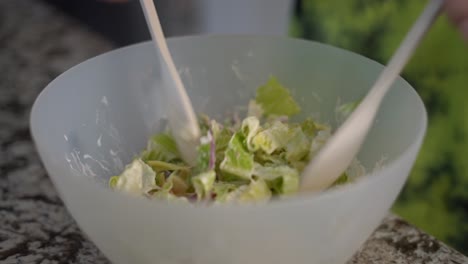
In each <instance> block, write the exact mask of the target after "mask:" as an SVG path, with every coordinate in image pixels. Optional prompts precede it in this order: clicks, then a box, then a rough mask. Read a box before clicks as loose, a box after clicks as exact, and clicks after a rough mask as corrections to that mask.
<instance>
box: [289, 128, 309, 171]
mask: <svg viewBox="0 0 468 264" xmlns="http://www.w3.org/2000/svg"><path fill="white" fill-rule="evenodd" d="M289 134H290V139H289V140H288V142H287V144H286V146H285V148H286V159H287V160H288V161H289V162H296V161H300V160H302V159H303V158H304V157H305V156H307V154H308V153H309V150H310V143H311V142H310V140H309V138H308V137H307V136H306V135H305V133H304V132H302V129H301V128H300V127H294V128H291V129H290V131H289Z"/></svg>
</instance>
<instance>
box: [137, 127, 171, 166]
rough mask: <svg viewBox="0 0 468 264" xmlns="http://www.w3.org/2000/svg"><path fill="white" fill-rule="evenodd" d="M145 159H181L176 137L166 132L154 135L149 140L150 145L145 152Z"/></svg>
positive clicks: (167, 160) (166, 160)
mask: <svg viewBox="0 0 468 264" xmlns="http://www.w3.org/2000/svg"><path fill="white" fill-rule="evenodd" d="M143 159H144V160H158V161H165V162H173V161H175V160H180V154H179V150H178V149H177V145H176V142H175V140H174V138H172V136H170V135H168V134H165V133H161V134H156V135H154V136H153V137H152V138H151V139H150V140H149V142H148V147H147V149H146V151H145V152H144V153H143Z"/></svg>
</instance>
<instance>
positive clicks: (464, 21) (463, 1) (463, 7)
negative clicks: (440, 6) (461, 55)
mask: <svg viewBox="0 0 468 264" xmlns="http://www.w3.org/2000/svg"><path fill="white" fill-rule="evenodd" d="M444 5H445V6H444V8H445V12H447V15H448V17H449V19H450V20H451V21H452V23H453V24H454V25H455V26H457V28H458V29H459V30H460V32H461V34H462V35H463V38H464V39H465V40H466V41H467V42H468V0H445V4H444Z"/></svg>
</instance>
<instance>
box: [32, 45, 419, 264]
mask: <svg viewBox="0 0 468 264" xmlns="http://www.w3.org/2000/svg"><path fill="white" fill-rule="evenodd" d="M169 47H170V49H171V51H172V53H173V55H174V60H175V63H176V65H178V68H179V69H180V72H181V75H182V78H183V81H184V83H185V84H186V88H187V89H188V93H189V96H190V97H191V99H192V102H193V105H194V106H195V108H196V111H197V112H204V113H208V114H210V115H213V116H216V117H222V115H223V114H225V113H227V111H233V110H234V109H236V107H238V106H242V105H246V104H247V101H248V100H249V99H250V98H251V97H252V96H253V94H254V92H255V89H256V88H257V86H258V85H260V84H262V83H263V82H265V81H266V80H267V78H268V77H269V76H270V75H274V76H276V77H277V78H278V79H279V80H280V82H282V83H283V84H284V85H285V86H287V87H288V88H289V89H291V90H292V91H293V93H294V96H295V98H298V100H299V102H300V104H301V105H302V109H303V112H304V114H303V116H310V115H312V116H314V117H316V118H319V119H320V120H322V121H330V123H331V124H334V123H335V122H334V120H335V116H334V114H333V113H334V109H335V107H336V105H337V101H338V100H340V101H341V102H347V101H353V100H356V99H359V98H361V97H362V96H363V95H364V94H365V93H366V91H367V90H368V89H369V88H370V86H371V84H372V82H373V81H374V80H375V78H376V76H377V75H378V73H379V72H380V71H381V70H382V66H381V65H379V64H378V63H375V62H373V61H371V60H369V59H366V58H364V57H362V56H359V55H356V54H354V53H351V52H348V51H344V50H341V49H337V48H334V47H330V46H327V45H323V44H318V43H314V42H310V41H304V40H295V39H288V38H277V37H258V36H257V37H255V36H204V37H183V38H175V39H170V40H169ZM154 54H155V52H154V51H153V47H152V46H151V45H150V43H142V44H138V45H134V46H130V47H126V48H123V49H118V50H115V51H112V52H109V53H107V54H104V55H101V56H98V57H96V58H93V59H91V60H88V61H86V62H83V63H81V64H80V65H78V66H76V67H74V68H72V69H71V70H69V71H67V72H66V73H64V74H62V75H61V76H59V77H58V78H57V79H56V80H54V81H53V82H52V83H51V84H50V85H49V86H48V87H47V88H46V89H45V90H44V91H43V92H42V93H41V95H40V96H39V97H38V99H37V101H36V103H35V104H34V107H33V110H32V115H31V129H32V134H33V137H34V140H35V143H36V145H37V149H38V151H39V154H40V156H41V158H42V161H43V163H44V165H45V167H46V169H47V171H48V173H49V175H50V177H51V178H52V180H53V182H54V184H55V186H56V188H57V189H58V191H59V193H60V195H61V197H62V199H63V200H64V202H65V204H66V206H67V208H68V210H69V211H70V213H71V214H72V215H73V217H74V218H75V219H76V221H77V222H78V224H79V226H80V227H81V229H82V230H83V231H84V232H85V233H86V234H87V235H88V236H89V237H90V238H91V240H92V241H93V242H94V243H95V244H96V245H97V246H98V247H99V249H101V250H102V252H103V253H104V254H105V255H106V256H107V257H108V258H109V259H110V260H111V261H113V262H114V263H125V264H128V263H140V264H145V263H177V264H178V263H180V264H183V263H184V264H185V263H190V264H191V263H195V264H198V263H203V264H211V263H212V264H220V263H224V264H229V263H243V264H246V263H255V264H263V263H268V264H272V263H281V264H284V263H297V264H299V263H307V264H310V263H325V264H333V263H344V262H346V260H347V259H349V258H350V257H351V256H352V255H353V253H355V252H356V250H358V249H359V247H360V246H361V245H362V244H363V243H364V242H365V240H366V238H368V237H369V236H370V234H371V233H372V232H373V230H374V229H375V228H376V227H377V226H378V225H379V223H380V222H381V221H382V219H383V217H384V216H385V215H386V214H387V212H388V210H389V208H390V207H391V205H392V203H393V202H394V200H395V198H396V197H397V195H398V193H399V191H400V190H401V188H402V186H403V185H404V183H405V180H406V178H407V176H408V173H409V171H410V169H411V167H412V165H413V164H414V160H415V158H416V156H417V152H418V151H419V148H420V146H421V142H422V140H423V137H424V134H425V130H426V123H427V118H426V112H425V108H424V105H423V103H422V102H421V100H420V98H419V97H418V95H417V94H416V92H415V91H414V90H413V89H412V88H411V86H410V85H409V84H408V83H406V82H405V81H404V80H403V79H399V80H398V81H397V82H396V83H395V85H394V87H393V89H392V90H391V91H390V93H389V94H388V96H387V97H386V98H385V101H384V104H383V106H382V108H381V111H380V113H379V114H378V120H377V121H376V123H375V124H374V127H373V128H372V131H371V133H370V135H369V138H368V140H367V141H366V144H365V146H364V148H363V150H362V151H361V153H360V154H359V158H360V160H361V161H362V163H363V164H364V165H366V166H367V167H370V168H372V167H373V166H374V165H375V163H377V162H378V161H379V160H381V158H382V157H386V159H385V162H384V163H383V165H384V166H383V168H382V169H380V170H378V171H375V172H374V173H370V174H369V175H368V176H366V177H364V178H362V179H361V180H359V181H358V182H356V183H355V184H352V185H348V186H346V187H343V188H339V189H336V190H332V191H328V192H325V193H322V194H319V195H304V196H297V197H294V198H291V199H288V200H283V201H279V202H272V203H270V204H267V205H263V206H254V205H247V206H217V207H200V206H192V205H184V204H167V203H165V202H160V201H150V200H146V199H143V198H142V199H139V198H133V197H129V196H127V195H125V194H122V193H117V192H113V191H111V190H110V189H108V188H107V187H106V186H107V180H108V179H109V177H110V176H112V175H116V174H119V173H120V172H121V169H122V168H123V165H125V164H126V163H128V162H130V161H131V159H132V158H133V157H134V155H136V154H138V153H140V151H141V150H142V149H143V148H144V147H145V144H146V141H147V139H148V137H149V136H150V135H151V134H152V133H154V132H155V131H157V130H160V129H161V128H162V127H163V125H164V122H163V119H164V112H165V111H166V110H168V111H169V110H170V109H171V108H173V107H177V106H168V107H166V106H165V102H164V98H163V97H162V96H159V95H160V94H161V88H160V86H158V83H159V77H158V76H157V67H158V63H157V62H156V60H157V57H156V55H154Z"/></svg>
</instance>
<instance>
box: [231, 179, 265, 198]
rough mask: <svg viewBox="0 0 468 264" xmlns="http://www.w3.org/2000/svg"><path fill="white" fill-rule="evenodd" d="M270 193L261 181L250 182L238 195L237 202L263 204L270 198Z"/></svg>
mask: <svg viewBox="0 0 468 264" xmlns="http://www.w3.org/2000/svg"><path fill="white" fill-rule="evenodd" d="M271 195H272V193H271V191H270V189H269V188H268V185H267V184H266V182H265V181H264V180H263V179H258V180H252V181H251V182H250V184H249V185H248V186H247V188H245V189H243V190H242V192H240V193H239V196H238V199H237V200H238V201H239V202H241V203H246V202H263V201H268V200H269V199H270V198H271Z"/></svg>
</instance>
